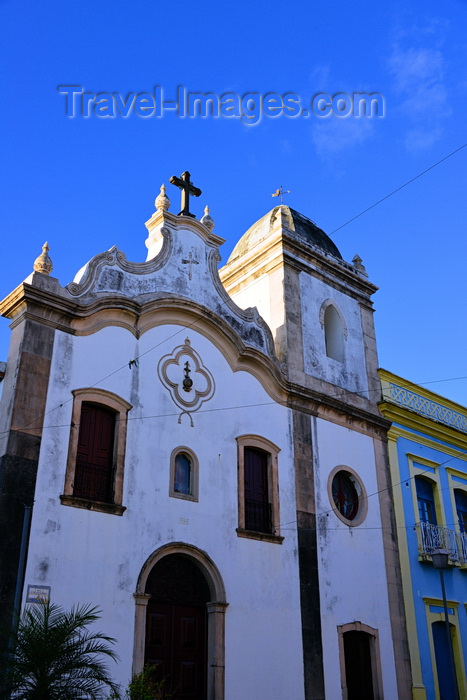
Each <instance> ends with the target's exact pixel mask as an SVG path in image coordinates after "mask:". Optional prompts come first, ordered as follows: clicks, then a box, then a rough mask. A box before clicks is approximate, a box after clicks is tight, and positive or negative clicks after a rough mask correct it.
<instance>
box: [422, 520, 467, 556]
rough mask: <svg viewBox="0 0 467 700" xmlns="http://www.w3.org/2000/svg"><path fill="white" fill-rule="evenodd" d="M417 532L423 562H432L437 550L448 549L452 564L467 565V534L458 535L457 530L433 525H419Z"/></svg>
mask: <svg viewBox="0 0 467 700" xmlns="http://www.w3.org/2000/svg"><path fill="white" fill-rule="evenodd" d="M415 530H416V532H417V541H418V555H419V558H420V560H421V561H431V555H432V554H433V550H435V549H447V550H448V552H449V563H450V564H452V565H456V564H457V565H461V566H465V565H467V533H465V532H461V533H460V534H457V532H456V531H455V530H449V529H448V528H447V527H440V526H439V525H432V524H431V523H417V524H416V525H415Z"/></svg>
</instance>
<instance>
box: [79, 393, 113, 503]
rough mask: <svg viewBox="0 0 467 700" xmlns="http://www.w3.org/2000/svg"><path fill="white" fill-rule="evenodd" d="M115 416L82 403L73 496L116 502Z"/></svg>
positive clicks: (111, 412)
mask: <svg viewBox="0 0 467 700" xmlns="http://www.w3.org/2000/svg"><path fill="white" fill-rule="evenodd" d="M114 436H115V413H114V412H113V411H110V410H109V409H107V408H104V407H102V406H97V405H94V404H86V403H83V405H82V407H81V418H80V426H79V437H78V449H77V453H76V469H75V479H74V489H73V494H74V495H75V496H79V497H81V498H90V499H92V500H95V501H104V502H106V503H112V502H113V452H114Z"/></svg>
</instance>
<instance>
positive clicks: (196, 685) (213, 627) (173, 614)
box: [133, 542, 228, 700]
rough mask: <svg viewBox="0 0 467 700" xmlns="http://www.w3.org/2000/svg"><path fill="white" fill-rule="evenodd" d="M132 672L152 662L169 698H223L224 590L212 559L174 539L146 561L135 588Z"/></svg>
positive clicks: (203, 699)
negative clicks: (169, 695) (164, 682)
mask: <svg viewBox="0 0 467 700" xmlns="http://www.w3.org/2000/svg"><path fill="white" fill-rule="evenodd" d="M135 600H136V619H135V647H134V657H133V673H134V674H135V673H139V671H141V670H142V668H143V666H144V664H145V663H154V662H155V663H157V664H158V665H159V672H160V677H165V678H167V685H169V687H172V688H173V689H174V690H175V692H174V695H173V699H174V700H223V698H224V666H225V662H224V659H225V644H224V639H225V611H226V608H227V605H228V604H227V603H226V602H225V589H224V584H223V581H222V578H221V576H220V573H219V571H218V569H217V567H216V566H215V564H214V563H213V561H212V560H211V558H210V557H209V556H208V555H207V554H206V553H205V552H203V551H202V550H200V549H198V548H196V547H193V546H191V545H188V544H185V543H182V542H174V543H171V544H167V545H164V546H163V547H161V548H160V549H158V550H156V551H155V552H153V554H151V556H150V557H149V558H148V559H147V561H146V563H145V564H144V566H143V568H142V569H141V573H140V575H139V579H138V585H137V589H136V592H135Z"/></svg>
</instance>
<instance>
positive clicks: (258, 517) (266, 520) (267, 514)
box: [245, 498, 272, 534]
mask: <svg viewBox="0 0 467 700" xmlns="http://www.w3.org/2000/svg"><path fill="white" fill-rule="evenodd" d="M245 528H246V529H247V530H254V531H255V532H264V533H269V534H270V533H271V532H272V518H271V504H270V503H264V502H261V501H254V500H252V499H250V498H245Z"/></svg>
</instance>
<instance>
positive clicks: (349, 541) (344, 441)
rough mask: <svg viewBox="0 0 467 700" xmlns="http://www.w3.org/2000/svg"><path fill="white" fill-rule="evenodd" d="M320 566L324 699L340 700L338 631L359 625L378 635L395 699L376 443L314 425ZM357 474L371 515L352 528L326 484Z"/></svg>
mask: <svg viewBox="0 0 467 700" xmlns="http://www.w3.org/2000/svg"><path fill="white" fill-rule="evenodd" d="M312 430H313V442H314V445H315V454H314V458H315V488H316V512H317V528H318V566H319V587H320V597H321V625H322V634H323V656H324V677H325V683H326V698H332V699H334V698H336V699H337V698H340V697H341V695H342V691H341V677H340V670H339V647H338V632H337V627H338V625H344V624H347V623H351V622H355V621H360V622H362V623H363V624H365V625H369V626H370V627H372V628H373V629H377V630H378V632H379V644H380V658H381V667H382V680H383V690H384V697H385V698H388V699H392V698H394V699H395V698H397V686H396V676H395V666H394V651H393V645H392V637H391V624H390V617H389V604H388V593H387V582H386V570H385V562H384V552H383V538H382V530H381V519H380V509H379V499H378V485H377V481H376V471H375V455H374V448H373V440H372V438H370V437H368V436H366V435H363V434H361V433H358V432H356V431H352V430H350V429H349V428H345V427H343V426H339V425H336V424H333V423H330V422H328V421H325V420H321V419H312ZM338 465H342V466H343V468H345V466H347V467H350V468H351V469H353V470H354V471H355V472H356V473H357V474H358V476H359V478H360V479H361V481H362V482H363V484H364V487H365V490H366V494H367V497H368V498H367V503H368V512H367V515H366V518H365V520H364V521H363V522H362V524H361V525H359V526H357V527H348V526H347V525H346V524H345V523H343V522H342V521H341V520H340V519H339V518H338V517H337V516H336V514H335V513H334V512H333V509H332V505H331V503H330V500H329V497H328V480H329V475H330V473H331V471H332V470H333V469H334V467H336V466H338Z"/></svg>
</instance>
